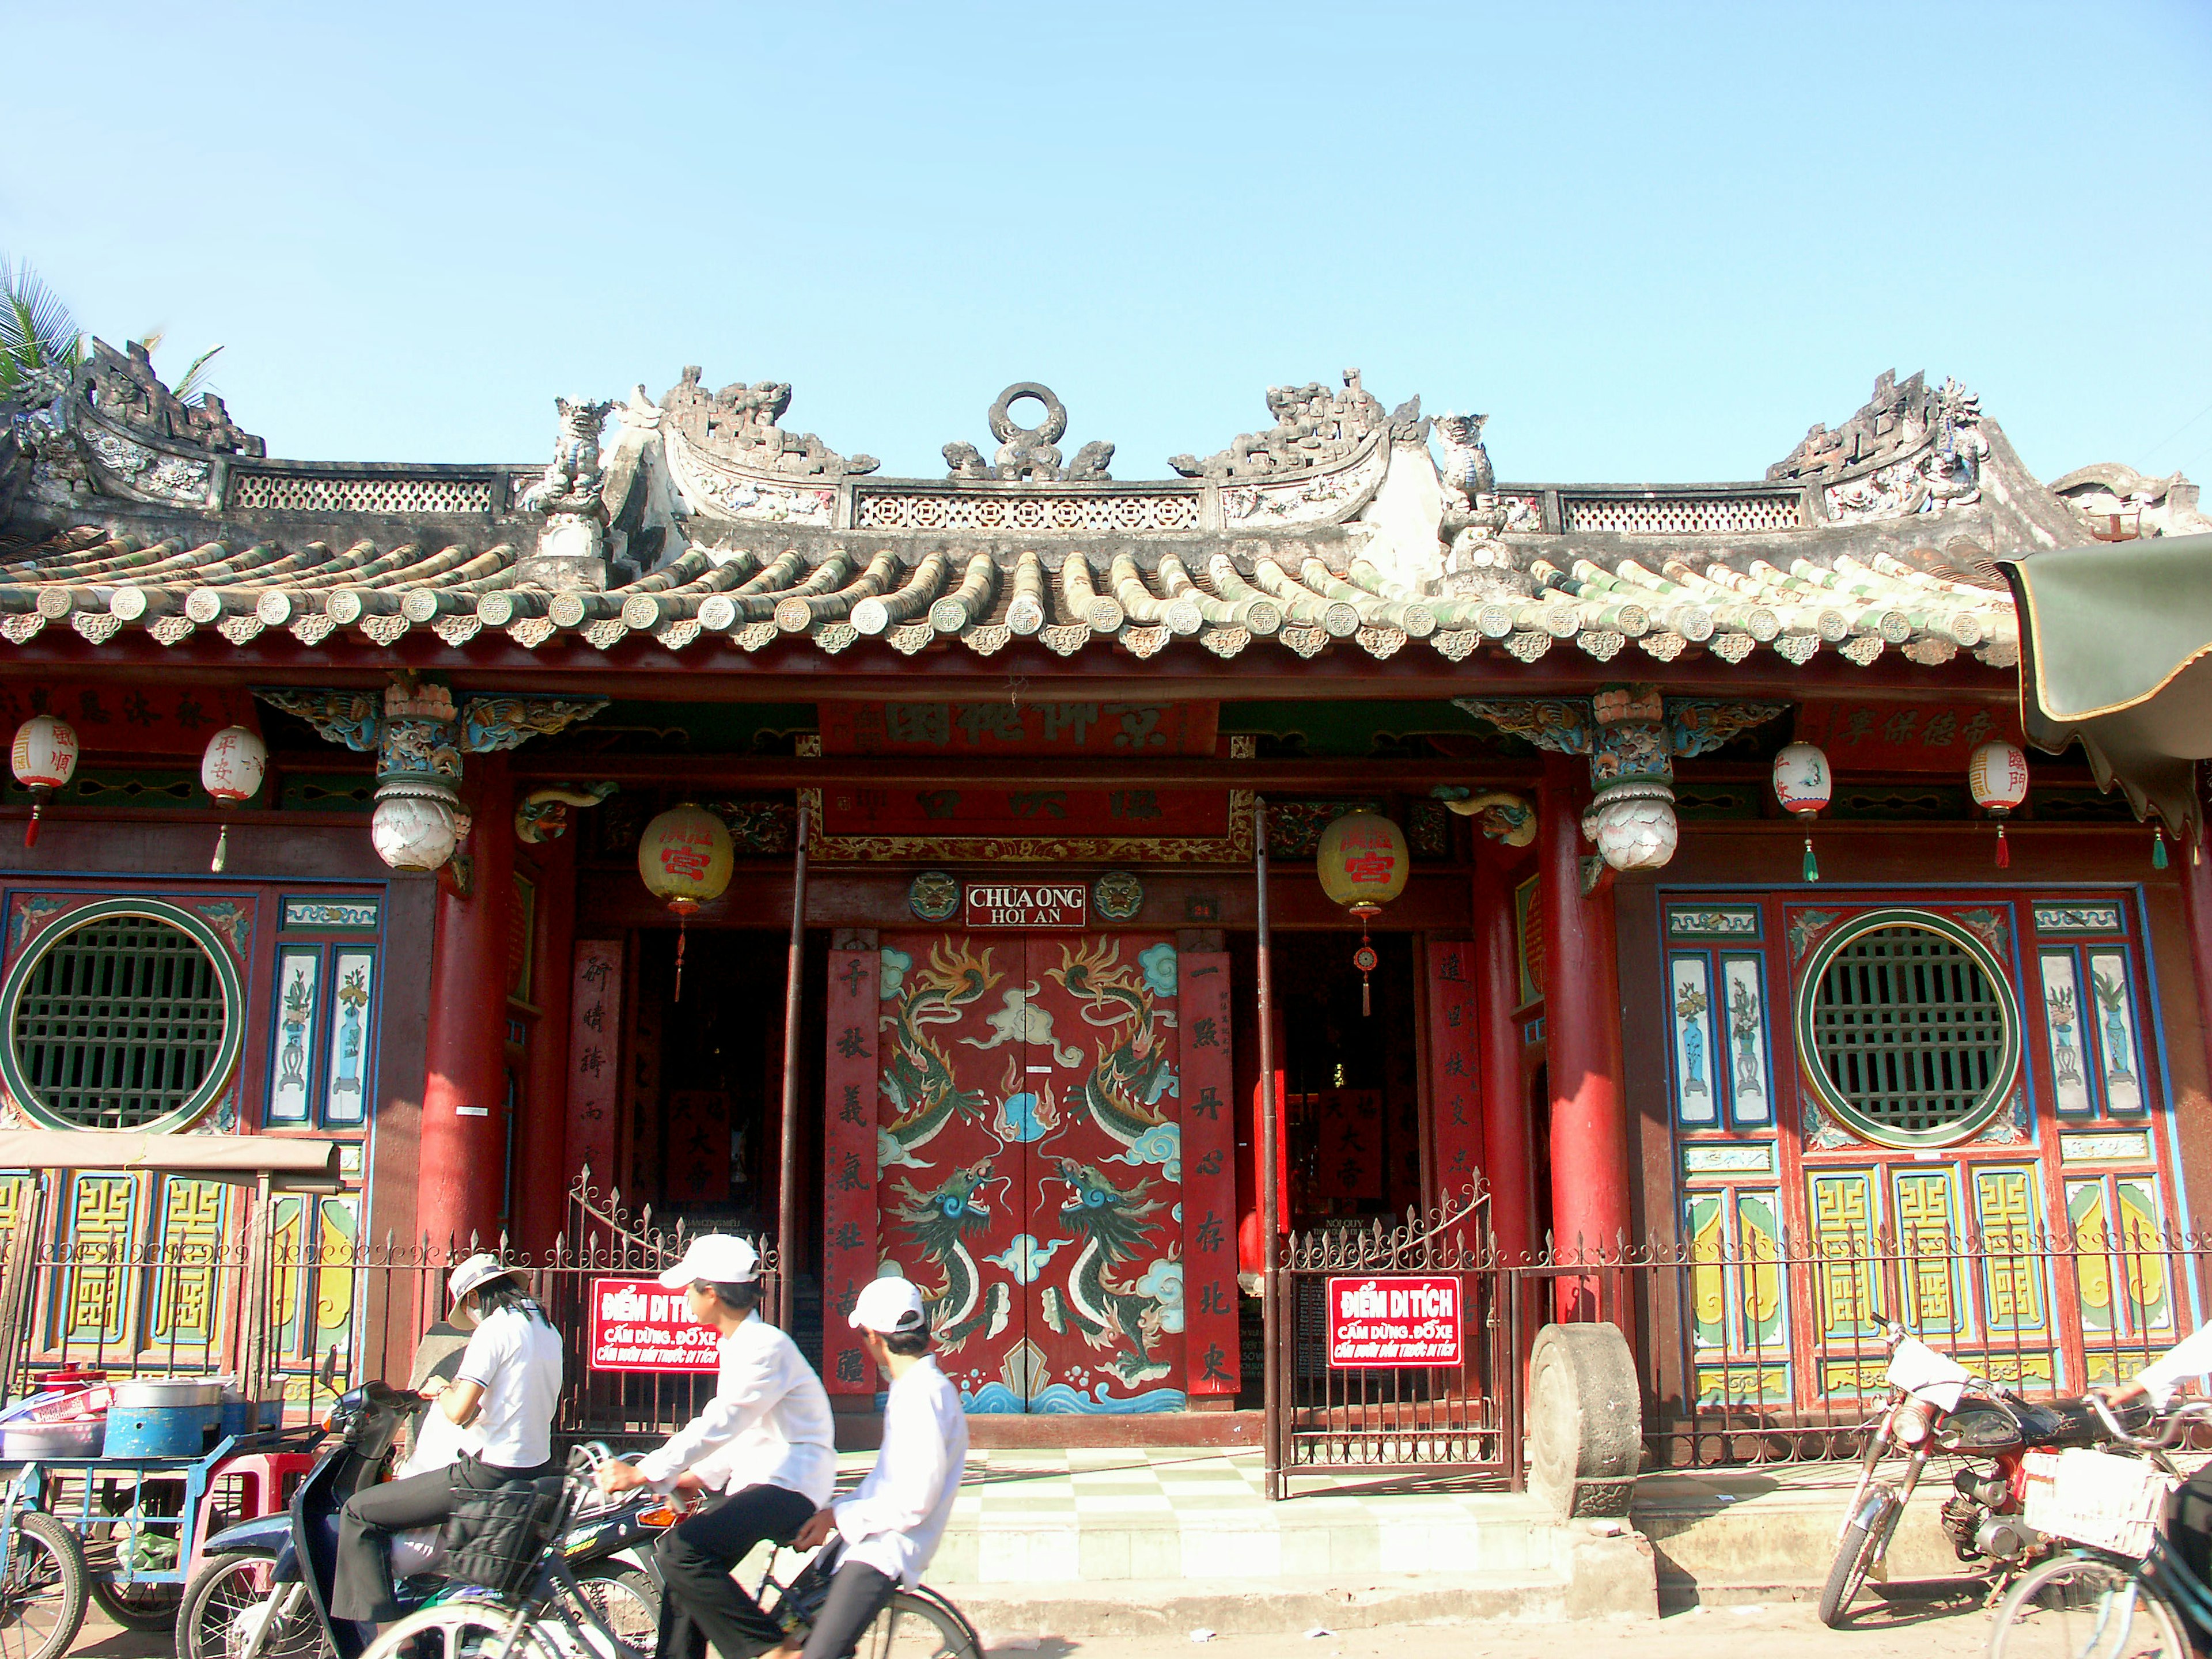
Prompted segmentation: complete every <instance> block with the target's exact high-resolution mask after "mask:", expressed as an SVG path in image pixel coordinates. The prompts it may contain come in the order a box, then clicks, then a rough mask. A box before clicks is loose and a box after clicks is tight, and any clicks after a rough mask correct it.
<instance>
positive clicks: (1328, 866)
mask: <svg viewBox="0 0 2212 1659" xmlns="http://www.w3.org/2000/svg"><path fill="white" fill-rule="evenodd" d="M1314 866H1315V869H1316V872H1317V873H1318V874H1319V875H1320V877H1321V890H1322V892H1324V893H1326V894H1328V896H1329V902H1331V903H1334V904H1340V905H1342V906H1343V907H1344V908H1346V910H1348V911H1350V912H1351V913H1352V915H1355V916H1357V917H1358V918H1359V949H1358V951H1355V952H1354V953H1353V954H1352V966H1353V967H1355V968H1357V969H1359V1012H1361V1013H1362V1014H1365V1013H1368V1012H1370V1011H1371V1008H1372V1006H1373V1005H1372V1000H1371V998H1370V992H1369V988H1368V987H1369V982H1370V981H1369V975H1371V974H1372V973H1373V972H1374V971H1375V966H1376V962H1377V960H1378V958H1377V957H1376V954H1375V947H1374V946H1373V945H1370V944H1369V943H1368V940H1367V924H1368V922H1369V921H1370V919H1372V918H1373V917H1376V916H1379V915H1382V914H1383V906H1384V905H1386V904H1388V903H1389V902H1390V901H1391V900H1393V899H1395V898H1396V897H1397V896H1398V895H1399V894H1401V893H1402V892H1404V891H1405V890H1406V877H1407V873H1408V872H1409V871H1410V870H1411V868H1412V866H1413V859H1412V856H1411V855H1410V854H1408V853H1407V850H1406V837H1405V835H1404V832H1402V831H1401V829H1399V828H1398V826H1397V825H1396V824H1395V823H1391V822H1390V820H1389V819H1388V818H1386V817H1382V816H1381V815H1379V814H1377V813H1374V812H1346V814H1345V815H1344V816H1343V817H1340V818H1338V819H1337V820H1336V821H1335V822H1334V823H1331V824H1330V825H1329V826H1328V829H1324V830H1322V832H1321V846H1320V848H1318V849H1317V850H1316V852H1315V854H1314Z"/></svg>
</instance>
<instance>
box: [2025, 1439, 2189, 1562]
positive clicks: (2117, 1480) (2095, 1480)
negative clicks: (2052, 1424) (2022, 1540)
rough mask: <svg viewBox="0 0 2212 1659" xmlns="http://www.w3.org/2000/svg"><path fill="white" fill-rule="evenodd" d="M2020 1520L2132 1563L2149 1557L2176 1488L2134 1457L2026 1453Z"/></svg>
mask: <svg viewBox="0 0 2212 1659" xmlns="http://www.w3.org/2000/svg"><path fill="white" fill-rule="evenodd" d="M2026 1467H2027V1504H2026V1514H2025V1518H2026V1520H2027V1524H2028V1525H2029V1526H2031V1527H2033V1528H2035V1529H2036V1530H2037V1531H2039V1532H2047V1533H2050V1534H2052V1535H2053V1536H2054V1537H2058V1538H2065V1539H2070V1540H2071V1541H2074V1542H2075V1543H2077V1544H2087V1545H2089V1546H2090V1547H2092V1548H2094V1549H2101V1550H2110V1551H2112V1553H2113V1554H2115V1555H2127V1556H2133V1557H2135V1558H2136V1559H2138V1560H2140V1559H2142V1557H2144V1556H2146V1555H2148V1554H2149V1553H2150V1547H2151V1545H2152V1544H2153V1542H2154V1541H2156V1539H2157V1537H2158V1533H2159V1526H2160V1522H2162V1521H2163V1520H2164V1519H2165V1516H2166V1499H2167V1498H2169V1497H2170V1496H2171V1495H2172V1492H2173V1488H2174V1486H2176V1485H2177V1484H2178V1483H2177V1482H2176V1481H2175V1480H2174V1478H2173V1477H2172V1475H2170V1474H2166V1473H2165V1472H2164V1471H2163V1470H2161V1469H2160V1468H2159V1467H2158V1466H2157V1465H2156V1464H2154V1463H2152V1462H2148V1461H2147V1460H2145V1459H2142V1458H2139V1457H2115V1456H2113V1455H2112V1454H2110V1453H2109V1452H2098V1451H2087V1450H2081V1449H2074V1450H2069V1451H2063V1452H2030V1453H2028V1455H2027V1459H2026Z"/></svg>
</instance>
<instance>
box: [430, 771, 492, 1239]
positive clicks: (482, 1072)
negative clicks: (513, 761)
mask: <svg viewBox="0 0 2212 1659" xmlns="http://www.w3.org/2000/svg"><path fill="white" fill-rule="evenodd" d="M470 770H471V772H473V773H474V774H475V777H474V778H473V779H472V780H471V781H473V782H474V783H475V784H476V786H477V788H476V799H475V802H474V816H473V823H472V824H471V829H470V830H469V842H468V852H469V857H470V860H471V865H472V866H473V867H472V868H471V872H470V882H469V896H468V897H466V898H461V897H459V896H456V895H455V894H454V893H453V891H452V890H450V889H449V888H447V886H445V885H444V884H442V883H441V885H440V888H439V892H438V915H437V922H436V935H435V945H434V946H433V951H432V955H431V958H430V1022H429V1031H428V1037H427V1041H426V1042H425V1045H424V1046H425V1048H426V1049H427V1055H426V1058H427V1060H428V1066H427V1071H428V1076H427V1078H426V1079H425V1082H424V1085H423V1090H422V1171H421V1175H420V1176H419V1177H418V1184H417V1187H416V1194H417V1197H416V1213H417V1214H418V1215H419V1217H420V1218H421V1220H420V1223H419V1225H421V1227H422V1230H423V1231H425V1232H427V1233H428V1234H429V1235H430V1240H431V1243H432V1244H433V1246H434V1247H437V1248H443V1247H444V1246H445V1245H446V1244H447V1243H448V1242H449V1241H450V1242H451V1243H453V1246H454V1247H455V1248H456V1249H467V1248H468V1246H469V1243H470V1240H471V1236H473V1237H475V1238H477V1240H478V1241H479V1242H480V1243H482V1244H483V1246H485V1247H486V1248H489V1246H491V1245H493V1244H495V1243H497V1241H498V1238H499V1204H500V1195H501V1190H502V1188H503V1186H504V1183H505V1181H506V1164H507V1063H506V1042H507V951H508V945H509V939H508V937H507V912H508V909H509V908H510V907H511V906H512V904H513V896H514V895H513V875H514V792H513V787H511V785H510V784H509V782H508V780H507V757H506V756H504V755H498V754H494V755H479V756H472V757H471V759H470Z"/></svg>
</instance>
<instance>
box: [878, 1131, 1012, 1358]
mask: <svg viewBox="0 0 2212 1659" xmlns="http://www.w3.org/2000/svg"><path fill="white" fill-rule="evenodd" d="M1005 1182H1006V1177H1005V1176H994V1175H993V1174H992V1173H991V1160H990V1159H989V1158H981V1159H979V1160H978V1161H977V1162H975V1163H974V1164H969V1166H968V1167H967V1168H966V1169H964V1170H954V1171H953V1173H952V1175H951V1177H950V1178H949V1179H948V1180H946V1181H945V1182H943V1183H941V1184H940V1185H939V1186H937V1187H935V1188H932V1189H931V1190H930V1191H928V1192H926V1193H925V1192H922V1191H921V1190H919V1189H918V1188H915V1184H914V1183H913V1182H911V1181H908V1180H907V1179H906V1178H905V1177H903V1176H902V1177H901V1178H900V1179H899V1180H898V1181H897V1182H896V1184H895V1185H894V1186H893V1188H892V1189H891V1190H892V1192H893V1194H894V1195H895V1196H896V1200H897V1202H896V1207H895V1208H894V1209H893V1210H892V1212H891V1214H892V1215H893V1217H894V1218H896V1221H897V1223H898V1225H899V1226H900V1228H901V1230H902V1231H904V1232H905V1234H906V1236H907V1237H908V1238H909V1239H911V1240H912V1241H913V1242H914V1246H915V1249H917V1250H919V1251H920V1252H921V1256H922V1259H923V1260H924V1261H927V1262H928V1263H929V1264H930V1265H931V1266H932V1267H935V1268H936V1269H937V1270H938V1272H939V1273H941V1274H942V1275H943V1276H944V1283H943V1285H942V1286H941V1288H939V1289H938V1290H937V1291H931V1290H930V1288H929V1287H928V1285H927V1283H926V1282H924V1281H923V1280H922V1279H921V1277H920V1275H918V1274H917V1275H915V1282H916V1283H917V1284H920V1285H921V1292H922V1298H923V1300H924V1301H925V1302H927V1304H929V1328H930V1330H931V1332H932V1334H933V1335H934V1336H935V1337H936V1339H937V1347H938V1351H939V1352H940V1353H945V1354H952V1353H957V1352H959V1351H960V1348H961V1346H962V1345H963V1344H964V1343H965V1342H966V1341H967V1340H968V1339H969V1337H970V1336H971V1335H973V1334H975V1331H976V1330H977V1329H978V1328H981V1327H982V1326H983V1325H984V1324H985V1323H986V1322H988V1325H989V1329H988V1330H987V1332H986V1333H985V1334H987V1335H988V1336H996V1335H997V1334H999V1333H1000V1331H1002V1330H1004V1329H1006V1321H1007V1318H1008V1317H1009V1316H1010V1315H1011V1314H1012V1310H1013V1294H1012V1291H1011V1290H1010V1289H1009V1288H1008V1287H1007V1285H1006V1283H1005V1282H1004V1281H1003V1280H1000V1281H994V1283H992V1284H991V1285H988V1286H986V1285H984V1284H983V1282H982V1275H981V1273H980V1272H979V1271H978V1270H977V1268H976V1266H975V1257H974V1256H972V1255H969V1252H968V1241H969V1239H970V1238H971V1237H977V1236H980V1235H981V1234H983V1233H987V1232H988V1231H990V1229H991V1225H992V1222H993V1219H994V1218H993V1216H992V1214H991V1206H990V1204H989V1202H988V1201H987V1200H988V1195H989V1192H990V1189H991V1188H993V1187H994V1186H1002V1185H1004V1184H1005Z"/></svg>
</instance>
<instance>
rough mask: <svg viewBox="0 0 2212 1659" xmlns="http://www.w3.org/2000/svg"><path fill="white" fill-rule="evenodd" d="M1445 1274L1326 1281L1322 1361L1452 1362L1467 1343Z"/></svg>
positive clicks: (1362, 1366) (1346, 1365) (1354, 1366)
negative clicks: (1324, 1354) (1325, 1336)
mask: <svg viewBox="0 0 2212 1659" xmlns="http://www.w3.org/2000/svg"><path fill="white" fill-rule="evenodd" d="M1464 1339H1465V1333H1464V1329H1463V1321H1462V1317H1461V1308H1460V1295H1459V1280H1458V1279H1455V1278H1454V1277H1453V1276H1452V1275H1451V1274H1449V1273H1423V1274H1388V1275H1378V1276H1376V1277H1371V1278H1366V1279H1330V1280H1329V1281H1328V1363H1329V1365H1330V1367H1331V1368H1332V1369H1333V1370H1377V1369H1379V1368H1382V1367H1384V1366H1392V1365H1408V1366H1410V1365H1457V1364H1461V1363H1462V1361H1463V1359H1464V1357H1465V1354H1466V1351H1467V1345H1466V1341H1465V1340H1464Z"/></svg>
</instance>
